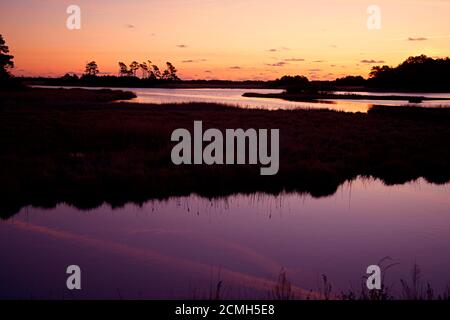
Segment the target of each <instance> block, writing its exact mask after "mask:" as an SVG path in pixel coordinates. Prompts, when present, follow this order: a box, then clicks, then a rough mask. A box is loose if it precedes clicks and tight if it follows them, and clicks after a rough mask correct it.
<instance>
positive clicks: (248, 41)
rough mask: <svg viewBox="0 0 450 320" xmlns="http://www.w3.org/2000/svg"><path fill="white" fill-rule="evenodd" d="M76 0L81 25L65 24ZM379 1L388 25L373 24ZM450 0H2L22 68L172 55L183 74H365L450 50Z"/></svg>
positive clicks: (69, 67)
mask: <svg viewBox="0 0 450 320" xmlns="http://www.w3.org/2000/svg"><path fill="white" fill-rule="evenodd" d="M69 5H78V6H79V7H80V9H81V29H79V30H70V29H68V28H67V27H66V20H67V18H68V17H69V14H68V13H67V12H66V9H67V7H68V6H69ZM370 5H377V6H378V7H379V8H380V12H381V19H380V21H381V28H380V29H369V28H368V27H367V20H368V19H369V18H371V17H372V15H371V14H370V13H368V12H367V9H368V7H369V6H370ZM449 17H450V0H372V1H365V0H314V1H311V0H307V1H304V0H224V1H219V0H127V1H119V0H108V1H104V0H69V1H66V0H34V1H33V0H14V1H10V0H0V34H2V35H3V37H4V38H5V40H6V42H7V44H8V45H9V47H10V51H11V54H13V55H14V56H15V64H16V67H15V69H14V70H13V73H14V74H15V75H24V76H38V75H39V76H61V75H63V74H65V73H67V72H74V73H77V74H81V73H82V72H83V71H84V65H85V64H86V63H87V62H89V61H92V60H95V61H96V62H97V64H98V65H99V69H100V72H101V74H117V72H118V64H117V63H118V61H123V62H125V63H127V64H129V63H131V62H132V61H133V60H136V61H139V62H143V61H147V60H151V61H152V62H153V63H154V64H157V65H159V66H160V67H163V66H164V64H165V62H166V61H170V62H172V63H173V64H174V65H175V66H176V67H177V69H178V70H179V75H180V77H181V78H183V79H230V80H248V79H253V80H268V79H275V78H278V77H281V76H283V75H287V74H290V75H296V74H301V75H305V76H307V77H308V78H310V79H311V80H332V79H335V78H338V77H342V76H345V75H349V74H351V75H362V76H364V77H367V76H368V74H369V71H370V69H371V67H372V66H374V65H382V64H387V65H391V66H396V65H398V64H399V63H401V62H402V61H403V60H404V59H406V58H407V57H409V56H412V55H419V54H426V55H428V56H431V57H445V56H450V19H449Z"/></svg>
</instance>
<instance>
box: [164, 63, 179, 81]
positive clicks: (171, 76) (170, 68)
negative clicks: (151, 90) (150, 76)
mask: <svg viewBox="0 0 450 320" xmlns="http://www.w3.org/2000/svg"><path fill="white" fill-rule="evenodd" d="M166 65H167V69H166V70H164V73H163V79H166V80H180V78H178V76H177V72H178V70H177V69H176V68H175V67H174V65H173V64H172V63H170V62H166Z"/></svg>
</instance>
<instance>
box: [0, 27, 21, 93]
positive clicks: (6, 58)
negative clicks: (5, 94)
mask: <svg viewBox="0 0 450 320" xmlns="http://www.w3.org/2000/svg"><path fill="white" fill-rule="evenodd" d="M13 59H14V56H12V55H10V54H9V47H8V46H7V45H6V42H5V39H3V36H2V35H1V34H0V90H11V89H21V88H22V85H21V83H20V82H19V81H18V80H17V79H14V77H13V76H12V75H11V73H10V70H11V69H12V68H14V61H13Z"/></svg>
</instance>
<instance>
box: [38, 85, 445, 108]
mask: <svg viewBox="0 0 450 320" xmlns="http://www.w3.org/2000/svg"><path fill="white" fill-rule="evenodd" d="M42 87H44V86H42ZM46 88H48V87H46ZM50 88H54V87H50ZM65 88H71V87H65ZM85 88H86V89H98V88H92V87H85ZM107 89H121V90H128V91H133V92H134V93H135V94H136V95H137V98H135V99H133V100H131V102H137V103H158V104H160V103H183V102H215V103H225V104H229V105H233V106H239V107H241V108H263V109H269V110H276V109H295V108H312V109H332V110H339V111H346V112H367V110H368V109H369V108H370V107H371V106H372V105H389V106H398V105H420V106H424V107H431V106H443V105H445V106H450V100H449V101H425V102H423V103H420V104H409V103H407V102H404V101H395V100H330V99H324V101H327V102H326V103H312V102H293V101H286V100H282V99H272V98H250V97H243V96H242V95H243V94H244V93H246V92H256V93H280V92H282V90H276V89H161V88H107ZM337 93H342V94H345V93H348V92H337ZM350 93H355V94H364V95H366V94H367V95H373V96H377V95H408V96H424V97H439V98H448V99H450V93H398V92H397V93H389V92H383V93H374V92H350Z"/></svg>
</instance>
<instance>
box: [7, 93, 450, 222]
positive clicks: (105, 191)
mask: <svg viewBox="0 0 450 320" xmlns="http://www.w3.org/2000/svg"><path fill="white" fill-rule="evenodd" d="M80 90H82V89H76V90H67V89H66V90H63V89H46V90H44V89H30V90H27V91H24V92H22V93H20V94H19V93H14V92H3V93H2V94H1V95H0V113H1V116H0V144H1V145H2V148H1V149H0V180H1V181H2V184H1V187H0V192H1V193H2V195H3V200H2V202H1V203H0V208H1V210H0V212H1V214H2V216H3V217H8V216H10V215H12V214H14V213H16V212H17V211H18V210H19V209H20V208H21V207H22V206H24V205H30V204H33V205H37V206H44V207H52V206H54V205H56V204H57V203H59V202H62V201H64V202H67V203H69V204H74V205H76V206H77V207H80V208H92V207H96V206H98V205H100V204H102V203H103V202H104V201H107V202H109V203H110V204H112V205H113V206H118V205H123V204H125V203H126V202H137V203H141V202H144V201H146V200H148V199H150V198H165V197H169V196H177V195H187V194H190V193H192V192H194V193H198V194H200V195H203V196H208V197H215V196H225V195H229V194H232V193H253V192H256V191H263V192H269V193H278V192H281V191H283V190H284V191H296V192H308V193H310V194H312V195H313V196H324V195H330V194H333V193H334V192H335V191H336V189H337V188H338V186H339V185H340V184H341V183H343V182H345V181H347V180H351V179H354V178H355V177H357V176H358V175H363V176H373V177H376V178H380V179H382V180H383V181H385V182H386V183H390V184H391V183H403V182H406V181H410V180H413V179H416V178H419V177H425V178H426V179H427V180H429V181H431V182H436V183H443V182H447V181H449V178H450V163H449V161H448V159H449V158H450V147H449V146H450V126H449V122H448V119H449V113H450V110H449V109H425V108H423V109H422V108H411V107H398V108H394V107H376V108H374V109H373V110H370V111H369V113H368V114H349V113H343V112H334V111H328V110H291V111H288V110H279V111H267V110H246V109H238V108H232V107H227V106H224V105H217V104H203V103H191V104H168V105H150V104H148V105H147V104H133V103H120V104H119V103H107V104H102V103H100V102H99V101H105V102H106V101H110V100H111V99H114V100H115V99H117V98H118V97H117V96H115V95H116V94H118V95H119V96H120V97H119V99H122V98H126V97H123V96H122V95H123V93H116V92H115V91H102V92H100V93H98V92H96V91H94V90H83V91H80ZM102 95H103V96H105V95H106V98H105V99H103V98H102V99H100V98H99V96H102ZM128 96H129V97H132V94H129V95H128ZM198 119H202V120H203V126H204V130H206V129H207V128H208V127H213V128H218V129H221V130H225V129H226V128H243V129H246V128H269V129H270V128H278V129H280V133H281V134H280V155H281V157H280V171H279V173H278V174H277V175H275V176H270V177H267V176H260V174H259V166H248V165H240V166H175V165H173V164H172V162H171V160H170V154H171V149H172V147H173V144H172V143H171V139H170V136H171V133H172V131H173V130H174V129H176V128H188V129H191V128H192V126H193V122H194V120H198Z"/></svg>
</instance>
